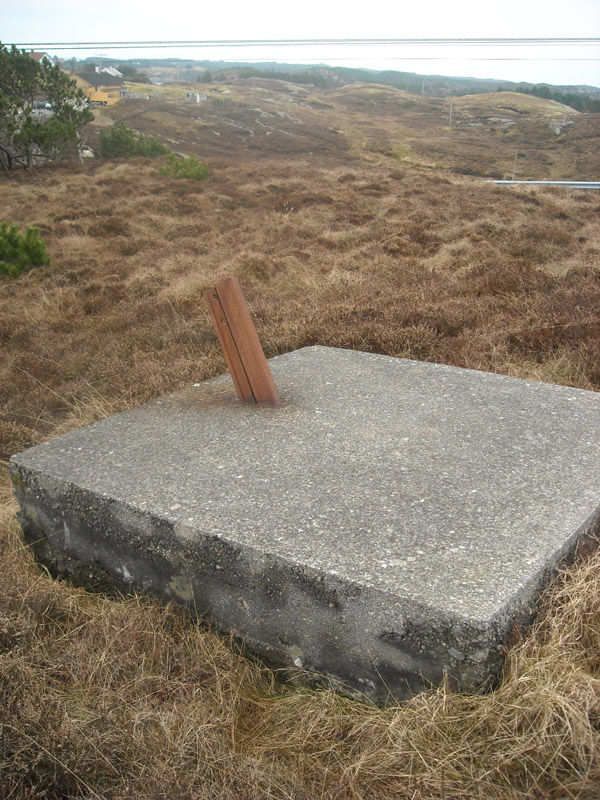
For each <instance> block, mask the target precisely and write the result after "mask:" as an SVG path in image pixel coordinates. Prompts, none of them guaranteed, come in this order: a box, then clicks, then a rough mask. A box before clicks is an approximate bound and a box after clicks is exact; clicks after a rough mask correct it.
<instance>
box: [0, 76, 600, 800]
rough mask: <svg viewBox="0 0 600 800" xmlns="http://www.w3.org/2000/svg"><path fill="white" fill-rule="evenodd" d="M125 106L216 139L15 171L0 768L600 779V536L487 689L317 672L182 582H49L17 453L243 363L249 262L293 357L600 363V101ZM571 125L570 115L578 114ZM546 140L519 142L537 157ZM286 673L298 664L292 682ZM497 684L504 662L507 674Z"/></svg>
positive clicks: (370, 795) (350, 792)
mask: <svg viewBox="0 0 600 800" xmlns="http://www.w3.org/2000/svg"><path fill="white" fill-rule="evenodd" d="M212 89H213V91H209V90H208V89H206V94H207V95H208V99H207V100H205V101H202V102H199V103H192V102H188V101H186V100H185V93H186V91H191V90H193V91H202V88H201V87H199V86H198V85H197V84H196V85H189V86H188V85H179V84H178V85H170V86H165V87H152V86H148V87H145V89H140V88H139V87H136V90H137V91H139V92H140V94H142V93H148V94H149V95H150V97H149V99H148V100H145V99H131V100H128V101H125V102H121V103H119V104H117V105H116V106H114V107H112V108H109V109H100V110H99V111H98V114H97V118H96V122H95V123H94V126H93V127H92V129H91V130H90V131H89V134H88V138H89V143H90V144H91V145H92V146H94V145H95V143H96V142H97V139H98V135H99V131H100V130H102V129H103V128H106V127H107V126H109V125H111V124H112V122H113V121H114V120H125V121H126V123H127V125H129V126H131V127H134V128H135V129H136V130H139V131H142V132H143V133H144V134H147V135H154V136H157V137H159V138H160V139H161V140H162V141H164V142H165V143H167V144H168V145H169V146H170V147H172V148H173V149H175V150H177V151H180V152H182V153H185V154H196V155H197V156H198V157H200V158H201V159H203V160H206V161H207V162H208V164H209V166H210V175H209V177H208V179H207V180H205V181H193V180H187V179H185V180H177V179H174V178H170V177H166V176H164V175H162V174H160V173H159V171H158V167H159V166H160V165H161V164H162V163H163V162H162V161H161V159H158V160H157V161H151V160H148V159H132V160H128V161H125V160H118V159H117V160H107V161H101V160H99V159H98V160H87V161H86V162H85V163H82V164H75V165H73V164H67V163H64V164H56V165H54V166H51V167H49V168H47V169H40V170H29V171H18V172H13V173H10V174H8V175H2V176H0V205H1V207H2V219H6V220H10V221H11V222H14V223H17V224H18V225H19V226H20V227H21V229H24V228H25V227H27V226H31V225H35V226H37V227H38V228H39V230H40V232H41V235H42V236H43V238H44V240H45V242H46V244H47V248H48V252H49V256H50V264H49V265H48V266H45V267H38V268H35V269H32V270H31V271H29V272H25V273H23V274H22V275H21V276H19V277H18V278H14V279H13V278H8V277H5V276H2V277H0V342H1V345H2V347H1V352H0V401H1V408H2V411H1V413H0V449H1V452H2V455H0V461H1V464H0V469H1V471H2V476H1V481H0V704H1V706H2V708H3V709H4V711H5V713H4V715H3V716H2V719H0V722H1V723H2V738H1V739H0V795H1V796H6V797H7V798H8V797H15V798H24V799H28V800H33V798H41V797H46V798H49V799H50V798H62V799H63V800H69V799H70V798H77V797H79V798H82V797H85V798H91V797H96V798H98V797H101V798H107V800H130V798H132V797H136V798H141V799H142V800H158V798H164V797H168V798H173V800H175V798H177V800H199V799H200V798H207V799H208V798H219V800H267V798H269V799H270V800H290V799H291V798H293V800H388V798H398V800H448V798H450V797H455V798H458V797H464V798H467V797H469V798H473V799H474V798H486V799H487V800H529V798H531V799H532V800H533V798H540V799H541V798H544V800H546V799H547V800H562V798H565V797H569V798H573V799H574V800H575V798H578V799H579V800H591V798H594V797H597V796H598V786H599V785H600V726H599V722H598V719H599V717H598V707H599V706H598V703H599V701H600V679H599V677H598V676H599V675H600V659H599V657H598V654H599V653H600V558H599V557H598V555H597V554H596V555H595V556H594V555H590V556H589V557H588V558H583V559H582V561H581V564H580V565H579V566H576V567H571V568H569V569H568V570H566V571H565V572H564V573H563V574H561V575H560V576H558V579H557V581H556V582H555V584H554V585H553V588H552V590H551V591H550V592H549V593H548V594H547V596H545V598H544V599H543V604H542V609H543V611H542V615H541V617H540V621H539V624H538V625H537V626H536V627H535V628H534V629H533V631H531V632H530V633H529V634H528V635H527V636H525V637H519V636H515V640H514V641H510V642H507V644H506V646H507V661H506V670H505V672H504V674H503V677H502V681H501V683H500V685H499V686H497V687H495V688H494V689H493V691H487V692H485V693H482V694H480V695H472V696H471V695H461V694H457V693H453V692H451V691H450V689H449V688H448V687H447V686H442V687H441V688H439V689H432V690H431V691H429V692H426V693H425V694H422V695H419V696H417V697H415V698H414V699H412V700H411V701H408V702H406V703H402V704H395V705H392V706H390V707H389V708H387V709H380V708H375V707H373V706H371V705H369V704H368V703H367V702H364V703H361V702H356V701H350V700H348V699H344V698H342V697H340V696H338V695H336V694H335V693H333V692H331V691H327V690H322V691H314V690H310V689H307V688H306V687H298V686H295V685H294V683H293V681H290V680H289V679H290V676H289V675H283V676H282V675H280V676H278V677H279V678H282V679H283V681H280V680H275V676H274V675H273V673H271V672H269V671H268V670H267V669H266V668H264V667H263V666H262V665H260V664H257V663H255V662H254V661H252V660H251V659H249V658H246V657H245V656H244V655H243V654H241V653H240V651H239V647H238V644H237V643H235V642H232V641H230V640H228V639H224V638H223V637H222V636H220V635H219V634H218V632H215V631H212V630H210V629H209V628H208V627H207V626H205V625H204V624H202V623H200V624H198V623H197V622H196V621H194V620H191V619H190V618H188V617H187V616H186V615H185V613H183V612H182V611H181V610H177V609H175V608H172V607H166V608H165V607H164V606H161V605H159V604H158V603H155V602H154V601H153V600H151V599H150V598H146V597H139V596H128V597H106V596H105V595H102V594H98V593H94V592H92V591H89V590H84V589H81V588H75V587H73V586H71V585H69V584H67V583H65V582H61V581H55V580H52V579H51V578H50V577H49V576H48V575H47V574H46V573H45V572H43V571H41V570H40V569H39V568H38V567H37V566H36V565H35V564H34V563H33V562H32V560H31V557H30V555H29V553H28V552H27V550H26V549H25V548H24V547H23V545H22V540H21V538H20V532H19V527H18V524H17V521H16V518H15V511H16V504H15V503H14V501H13V499H12V497H11V492H10V484H9V481H8V474H7V472H8V471H7V459H8V457H9V456H10V454H12V453H14V452H16V451H18V450H20V449H22V448H25V447H27V446H29V445H31V444H34V443H36V442H40V441H42V440H44V439H45V438H48V437H51V436H55V435H57V434H58V433H61V432H63V431H66V430H68V429H71V428H74V427H77V426H81V425H84V424H86V423H89V422H92V421H94V420H96V419H99V418H102V417H104V416H106V415H108V414H110V413H113V412H115V411H118V410H123V409H126V408H129V407H132V406H134V405H137V404H140V403H142V402H144V401H146V400H148V399H150V398H152V397H155V396H157V395H159V394H162V393H165V392H168V391H170V390H173V389H177V388H180V387H183V386H185V385H188V384H189V383H192V382H199V381H202V380H204V379H206V378H208V377H210V376H213V375H216V374H219V373H222V372H224V371H225V364H224V360H223V357H222V354H221V351H220V348H219V346H218V342H217V340H216V337H215V335H214V333H213V330H212V327H211V325H210V322H209V319H208V315H207V312H206V311H205V308H204V303H203V300H202V293H203V291H204V290H205V289H206V288H208V287H210V286H212V285H214V283H215V282H216V281H217V280H219V279H220V278H222V277H224V276H227V275H232V274H235V275H238V276H239V279H240V282H241V284H242V287H243V289H244V293H245V296H246V298H247V300H248V303H249V306H250V308H251V310H252V314H253V317H254V319H255V321H256V325H257V329H258V332H259V336H260V338H261V341H262V342H263V345H264V347H265V350H266V353H267V355H268V356H271V355H274V354H277V353H282V352H286V351H290V350H293V349H295V348H298V347H302V346H303V345H309V344H315V343H319V344H324V345H333V346H338V347H345V348H354V349H360V350H366V351H371V352H378V353H386V354H390V355H394V356H402V357H410V358H415V359H422V360H427V361H438V362H443V363H448V364H453V365H457V366H462V367H468V368H472V369H482V370H488V371H495V372H500V373H504V374H509V375H513V376H517V377H523V378H530V379H534V380H543V381H550V382H554V383H562V384H566V385H570V386H577V387H580V388H583V389H588V390H593V391H598V390H600V326H599V318H598V308H599V307H600V269H599V263H600V262H599V258H600V234H599V231H598V214H599V212H600V196H599V195H598V193H596V192H591V191H585V192H584V191H580V192H576V191H569V190H565V189H563V188H553V187H526V188H523V187H511V188H505V187H499V186H496V185H494V184H491V183H489V182H487V180H486V179H485V178H486V177H489V176H492V175H498V176H499V177H504V176H507V175H509V176H510V174H511V172H512V168H513V163H514V156H515V149H516V148H517V147H518V149H519V154H520V155H519V160H518V164H519V169H518V177H525V176H527V177H532V178H547V177H555V178H590V177H598V173H599V171H600V170H599V169H598V167H599V166H600V164H599V162H598V158H599V156H598V153H599V151H600V148H598V137H599V135H600V132H599V131H598V127H597V125H595V124H593V123H592V121H591V120H590V119H589V118H588V117H587V116H586V115H583V114H578V113H576V112H573V111H572V110H571V109H567V108H564V107H561V106H557V105H556V104H554V103H552V102H549V101H545V100H539V99H537V98H533V97H526V96H523V95H514V94H513V93H505V94H503V93H493V94H491V95H485V94H484V95H478V96H477V97H476V98H474V97H465V98H461V99H460V100H456V99H455V100H454V103H453V105H452V113H453V118H452V126H451V127H449V121H450V109H451V101H450V100H444V99H432V98H424V97H420V96H415V95H410V94H409V93H407V92H404V91H402V90H398V89H390V87H385V86H377V85H365V86H347V87H338V88H336V89H331V90H314V89H312V88H311V89H309V88H307V87H306V86H299V85H296V84H292V83H289V82H287V81H274V80H269V81H266V80H259V79H256V80H253V79H251V80H237V79H236V80H234V81H232V82H231V83H229V84H222V85H218V86H213V87H212ZM566 123H570V124H566ZM521 153H523V154H522V155H521ZM286 681H287V682H286ZM488 689H489V687H488Z"/></svg>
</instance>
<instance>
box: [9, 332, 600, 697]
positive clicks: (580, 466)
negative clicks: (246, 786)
mask: <svg viewBox="0 0 600 800" xmlns="http://www.w3.org/2000/svg"><path fill="white" fill-rule="evenodd" d="M269 364H270V367H271V370H272V372H273V376H274V378H275V382H276V384H277V386H278V389H279V392H280V394H281V398H282V401H283V404H282V406H281V408H272V407H262V406H256V405H243V404H241V403H240V402H239V401H238V400H237V398H236V395H235V391H234V388H233V384H232V382H231V379H230V378H229V376H227V375H225V376H221V377H220V378H218V379H215V380H212V381H208V382H206V383H204V384H201V385H197V386H196V385H195V386H190V387H189V388H186V389H184V390H183V391H180V392H177V393H175V394H172V395H169V396H166V397H162V398H160V399H158V400H156V401H154V402H151V403H148V404H147V405H144V406H141V407H140V408H136V409H134V410H132V411H128V412H126V413H123V414H118V415H116V416H113V417H110V418H108V419H105V420H103V421H101V422H98V423H96V424H94V425H91V426H89V427H86V428H83V429H80V430H77V431H74V432H72V433H69V434H67V435H65V436H61V437H59V438H57V439H54V440H52V441H49V442H47V443H45V444H42V445H39V446H37V447H33V448H31V449H30V450H27V451H25V452H23V453H20V454H19V455H16V456H14V457H13V458H12V459H11V474H12V478H13V482H14V487H15V492H16V495H17V498H18V500H19V503H20V506H21V518H22V522H23V525H24V531H25V536H26V539H27V541H29V542H30V543H31V545H32V547H33V548H34V550H35V551H36V552H37V554H38V557H39V558H41V559H42V560H43V561H45V562H46V563H47V564H49V565H50V567H51V568H52V569H53V570H54V571H55V572H59V573H61V572H62V573H67V574H70V575H74V576H76V577H79V579H81V580H84V581H88V582H90V581H91V582H94V581H95V582H98V581H99V582H100V583H101V584H102V585H104V584H108V585H109V584H113V585H116V586H119V587H123V586H134V587H136V588H137V589H141V590H143V591H150V592H153V593H157V594H158V595H160V596H162V597H164V598H166V599H168V600H174V601H177V602H180V603H184V604H186V605H187V606H189V607H190V608H191V609H193V610H194V611H196V612H197V613H199V614H203V615H207V617H208V618H209V619H211V620H212V621H213V622H214V623H216V624H217V625H218V626H219V628H221V629H222V630H226V631H233V632H234V633H235V634H236V635H237V636H240V637H243V638H244V639H245V640H246V642H247V644H248V646H249V647H251V648H253V649H254V650H255V651H256V652H257V653H259V654H260V655H262V656H263V657H265V658H267V659H268V660H269V661H270V662H271V663H273V664H275V665H281V666H285V667H291V668H299V669H301V670H306V671H308V672H314V673H317V674H319V675H322V676H324V679H326V680H330V681H331V682H333V684H334V685H336V686H338V687H343V688H346V689H348V690H351V691H359V692H363V693H365V694H367V695H368V696H369V697H371V698H372V699H374V700H376V701H378V702H379V701H385V700H386V699H388V698H389V697H390V695H392V696H394V697H396V698H403V697H406V696H408V695H409V694H410V693H412V692H418V691H420V690H422V689H423V687H424V686H427V685H429V684H437V683H439V682H440V681H441V680H442V677H443V675H444V673H446V674H448V675H449V677H450V679H451V681H452V682H453V683H454V684H455V685H456V686H460V687H461V688H462V689H465V690H471V689H477V688H478V687H480V686H482V685H483V684H485V683H486V682H490V681H493V680H494V679H495V677H496V676H497V675H498V672H499V670H500V668H501V665H502V660H503V644H504V642H505V641H506V639H507V637H510V636H511V633H512V632H513V631H514V628H515V625H517V624H522V623H523V621H526V620H529V619H531V618H532V615H533V614H534V613H535V609H536V601H537V599H538V597H539V592H540V590H541V589H542V588H543V587H544V586H545V585H546V583H547V581H548V580H549V578H550V577H551V575H552V574H553V571H554V570H555V569H556V567H557V565H558V564H559V563H561V562H562V561H563V560H564V559H567V558H569V557H571V556H573V554H574V553H575V549H576V547H577V545H578V543H580V542H582V541H583V539H584V537H586V536H587V537H589V539H590V541H592V542H593V541H594V539H595V536H596V534H597V532H598V527H599V517H600V514H599V507H600V426H599V425H598V422H599V421H600V395H599V394H596V393H594V392H586V391H582V390H578V389H570V388H565V387H561V386H553V385H549V384H543V383H537V382H530V381H523V380H517V379H514V378H508V377H505V376H500V375H492V374H488V373H484V372H476V371H472V370H464V369H457V368H454V367H448V366H443V365H437V364H429V363H421V362H416V361H409V360H405V359H396V358H389V357H386V356H379V355H372V354H367V353H360V352H353V351H347V350H338V349H333V348H327V347H309V348H305V349H302V350H297V351H295V352H293V353H288V354H286V355H282V356H279V357H277V358H274V359H271V360H270V362H269Z"/></svg>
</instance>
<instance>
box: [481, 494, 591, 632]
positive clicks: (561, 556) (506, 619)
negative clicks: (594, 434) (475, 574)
mask: <svg viewBox="0 0 600 800" xmlns="http://www.w3.org/2000/svg"><path fill="white" fill-rule="evenodd" d="M599 547H600V507H598V508H597V509H596V510H595V511H594V512H592V514H590V516H589V517H588V518H587V519H586V521H585V522H584V523H583V524H582V525H580V526H579V528H577V530H576V531H575V532H574V533H573V534H572V535H571V536H570V537H569V539H568V540H567V541H566V542H565V543H564V544H563V545H562V547H560V548H559V549H558V550H557V551H555V552H554V554H553V556H552V559H551V560H550V561H549V562H548V563H547V564H545V565H544V566H543V567H541V568H540V569H539V570H538V571H537V572H536V573H535V574H534V575H532V576H531V578H530V579H529V580H528V581H527V582H526V583H524V584H523V585H522V586H521V587H520V588H519V590H518V591H517V592H516V594H514V595H513V596H512V597H511V598H510V599H509V600H507V602H506V603H505V605H504V607H503V608H502V609H500V610H499V611H498V612H497V613H496V614H495V615H494V617H493V620H492V624H493V625H494V626H495V627H496V628H497V629H498V630H504V641H505V646H506V647H507V648H509V647H510V646H511V644H512V643H514V642H516V641H518V640H520V639H521V638H522V635H523V632H524V631H525V630H527V628H529V626H530V625H531V624H532V623H533V622H534V620H535V619H536V617H537V616H538V614H539V612H540V610H541V605H542V602H543V599H544V596H545V594H546V592H547V591H549V590H551V585H552V582H553V581H554V579H555V578H556V577H557V576H558V575H559V573H560V572H561V571H562V570H564V569H566V568H567V567H569V566H570V565H572V564H574V563H576V562H577V561H578V560H579V559H581V558H585V557H586V556H588V555H591V554H592V553H593V552H594V551H595V550H597V549H598V548H599ZM511 620H512V621H511Z"/></svg>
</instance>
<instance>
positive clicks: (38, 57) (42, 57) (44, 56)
mask: <svg viewBox="0 0 600 800" xmlns="http://www.w3.org/2000/svg"><path fill="white" fill-rule="evenodd" d="M27 55H28V56H29V57H30V58H33V60H34V61H37V62H38V64H39V63H41V62H42V61H48V62H49V63H50V64H52V63H53V60H54V59H52V58H51V56H49V55H48V53H41V52H38V51H37V50H29V52H28V53H27Z"/></svg>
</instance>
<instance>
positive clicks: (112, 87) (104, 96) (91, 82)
mask: <svg viewBox="0 0 600 800" xmlns="http://www.w3.org/2000/svg"><path fill="white" fill-rule="evenodd" d="M73 77H74V78H75V81H76V83H77V85H78V86H79V87H80V88H81V89H83V91H84V92H85V93H86V95H87V96H88V98H89V100H90V102H91V103H97V104H98V105H102V106H112V105H114V104H115V103H116V102H118V101H119V100H120V98H121V97H126V96H127V94H128V91H127V89H125V88H124V87H123V78H122V77H120V78H119V77H117V76H115V75H111V74H109V73H108V72H104V71H102V72H99V71H93V70H87V71H86V72H76V73H75V75H73Z"/></svg>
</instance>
